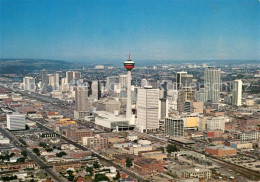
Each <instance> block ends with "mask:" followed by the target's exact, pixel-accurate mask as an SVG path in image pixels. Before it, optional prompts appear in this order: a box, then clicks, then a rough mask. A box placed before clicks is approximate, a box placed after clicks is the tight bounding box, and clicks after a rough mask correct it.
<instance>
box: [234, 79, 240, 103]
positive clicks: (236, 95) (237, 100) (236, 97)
mask: <svg viewBox="0 0 260 182" xmlns="http://www.w3.org/2000/svg"><path fill="white" fill-rule="evenodd" d="M232 105H236V106H241V105H242V80H234V81H233V90H232Z"/></svg>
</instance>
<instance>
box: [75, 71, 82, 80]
mask: <svg viewBox="0 0 260 182" xmlns="http://www.w3.org/2000/svg"><path fill="white" fill-rule="evenodd" d="M80 78H81V73H80V72H79V71H74V72H73V79H74V80H76V81H77V80H79V79H80Z"/></svg>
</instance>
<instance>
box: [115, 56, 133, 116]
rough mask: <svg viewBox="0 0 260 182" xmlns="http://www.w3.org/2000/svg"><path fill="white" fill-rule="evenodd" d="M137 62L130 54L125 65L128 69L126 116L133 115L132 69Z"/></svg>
mask: <svg viewBox="0 0 260 182" xmlns="http://www.w3.org/2000/svg"><path fill="white" fill-rule="evenodd" d="M134 66H135V63H134V61H132V60H131V58H130V54H129V57H128V60H127V61H125V62H124V67H125V69H126V70H127V102H126V118H131V117H132V99H131V94H132V93H131V81H132V76H131V71H132V69H133V68H134ZM119 83H120V77H119Z"/></svg>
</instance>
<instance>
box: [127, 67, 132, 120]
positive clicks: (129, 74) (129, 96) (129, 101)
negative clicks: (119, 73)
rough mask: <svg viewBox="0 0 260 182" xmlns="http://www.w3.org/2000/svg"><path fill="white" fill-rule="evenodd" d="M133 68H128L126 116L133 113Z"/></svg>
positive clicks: (128, 116)
mask: <svg viewBox="0 0 260 182" xmlns="http://www.w3.org/2000/svg"><path fill="white" fill-rule="evenodd" d="M131 80H132V78H131V70H127V102H126V117H127V118H130V117H131V115H132V98H131V95H132V94H131Z"/></svg>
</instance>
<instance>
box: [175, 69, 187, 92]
mask: <svg viewBox="0 0 260 182" xmlns="http://www.w3.org/2000/svg"><path fill="white" fill-rule="evenodd" d="M183 75H187V72H184V71H181V72H177V74H176V82H177V90H179V89H180V88H181V87H182V77H183Z"/></svg>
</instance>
